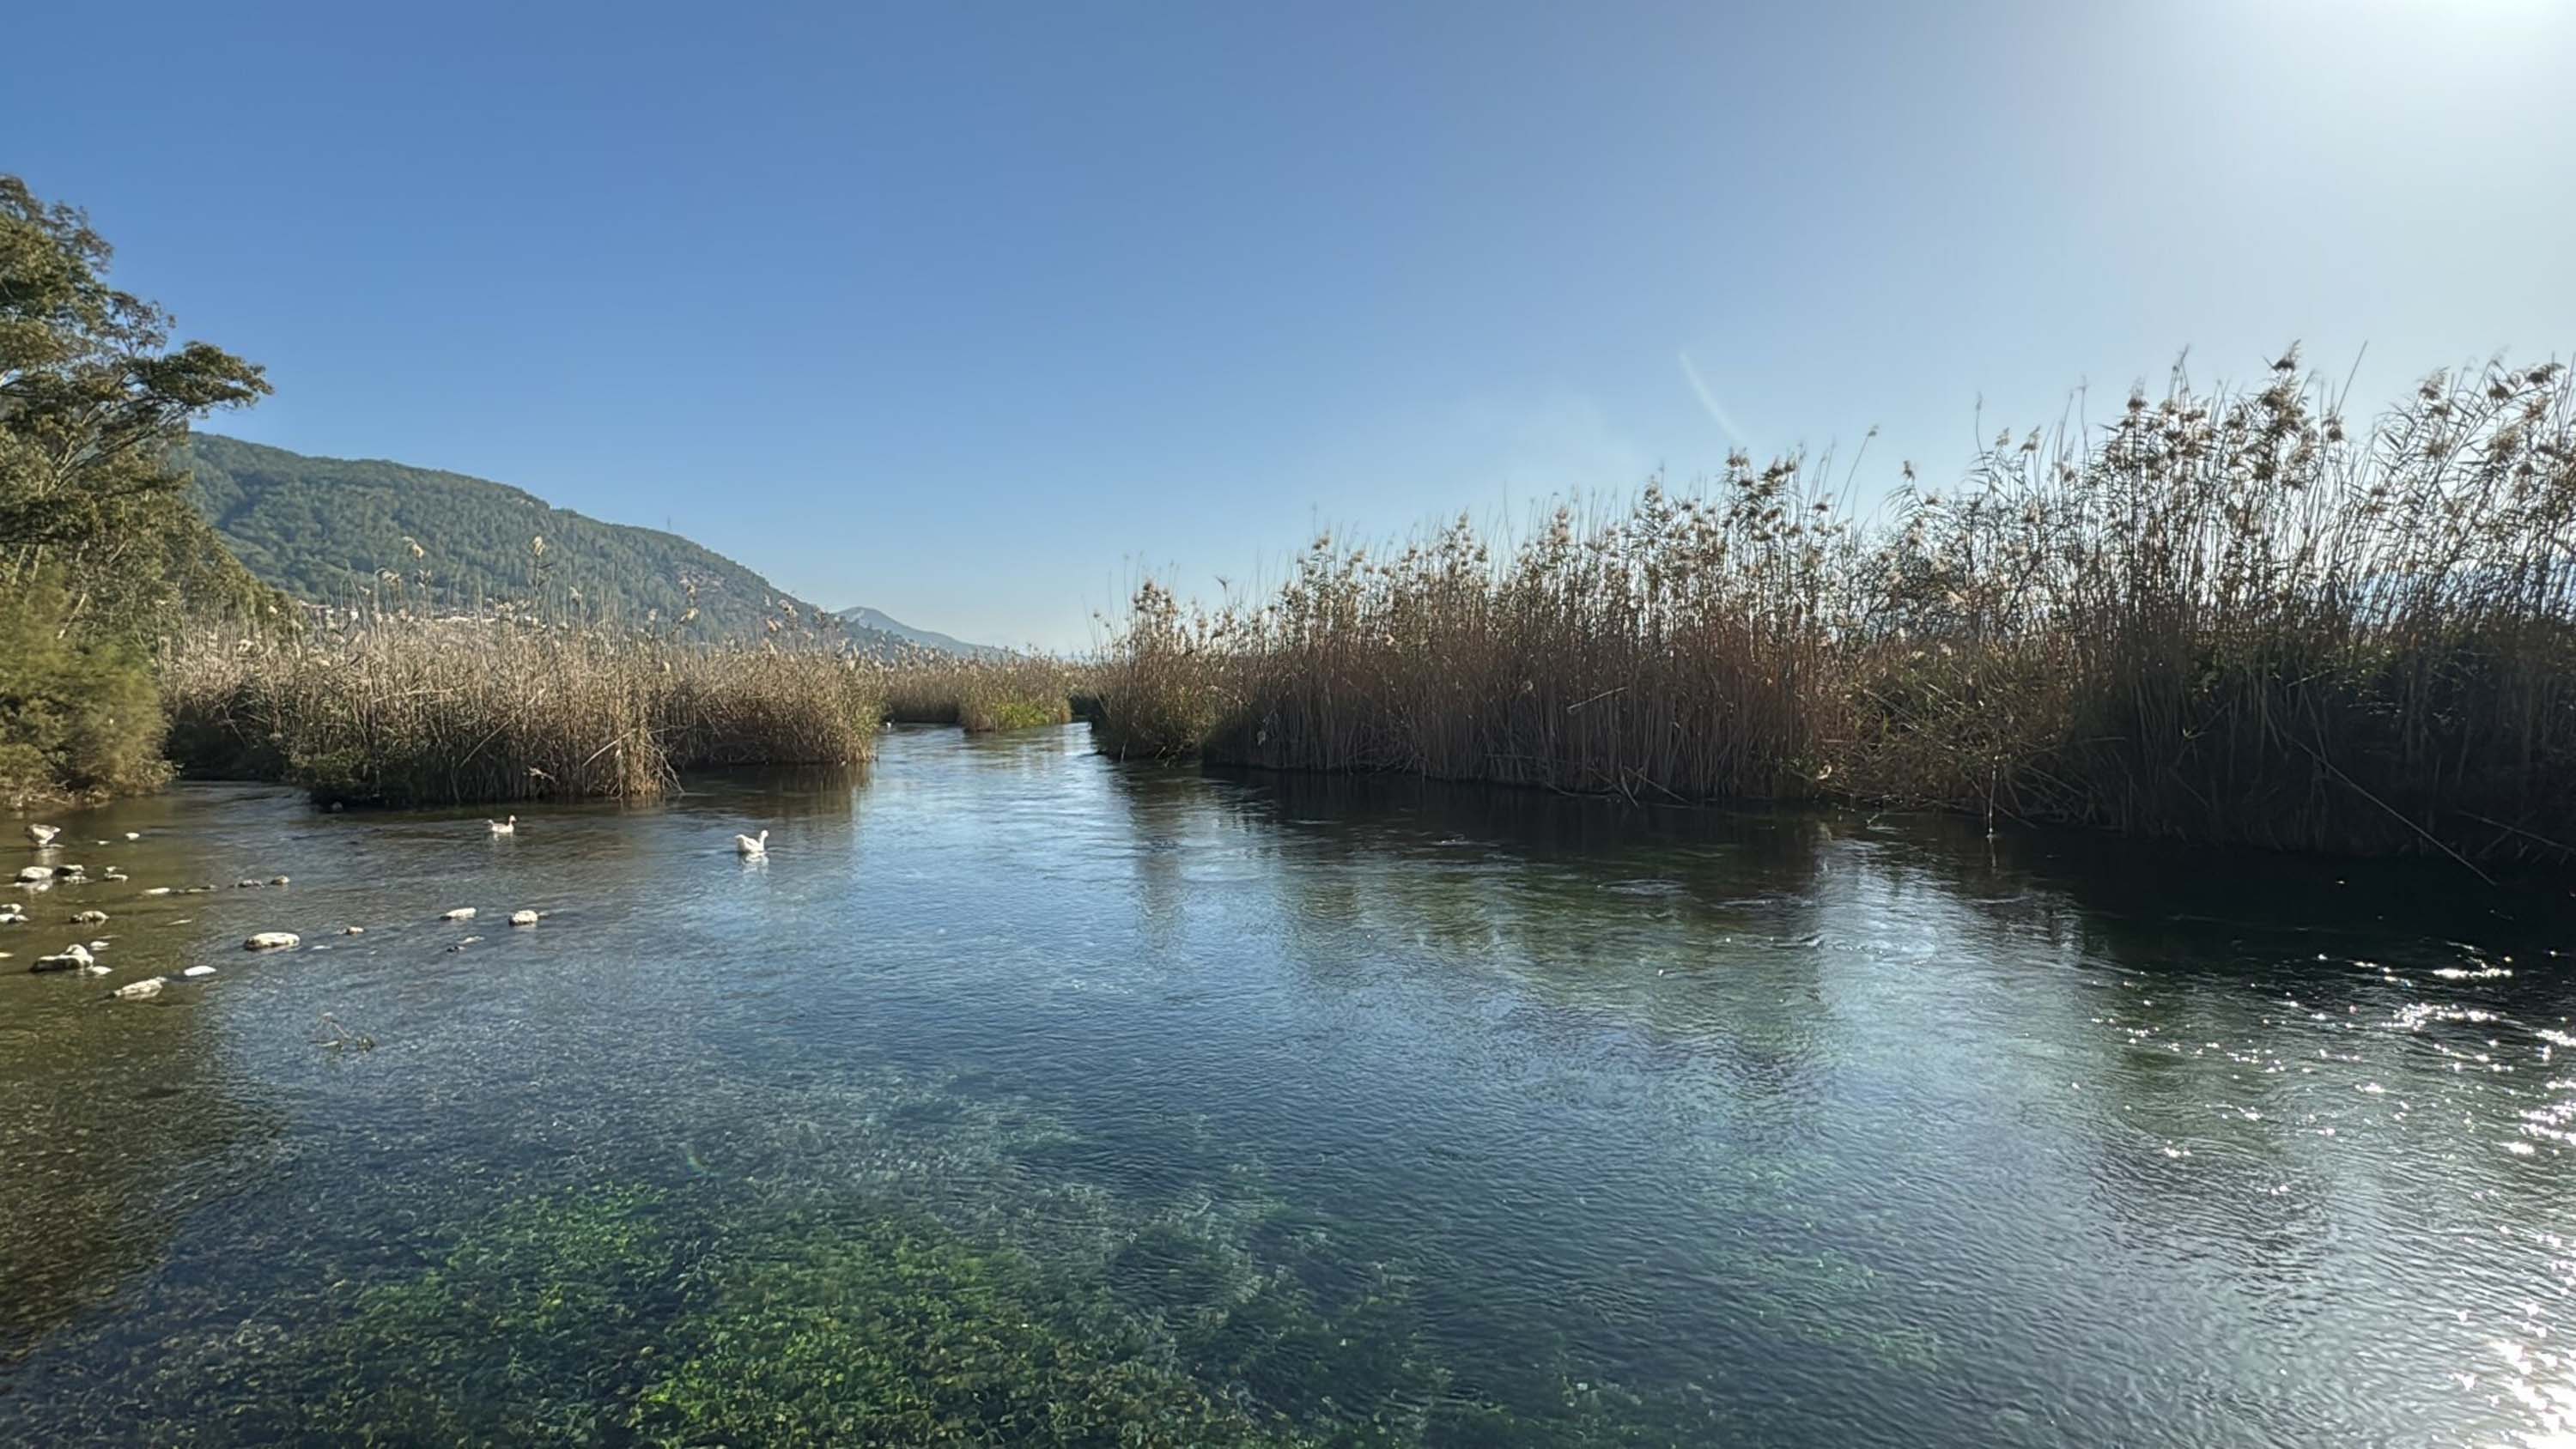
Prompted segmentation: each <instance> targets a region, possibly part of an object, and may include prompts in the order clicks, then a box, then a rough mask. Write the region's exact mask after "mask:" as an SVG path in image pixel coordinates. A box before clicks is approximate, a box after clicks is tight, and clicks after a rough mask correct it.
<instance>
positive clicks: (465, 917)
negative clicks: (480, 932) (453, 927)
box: [439, 906, 474, 921]
mask: <svg viewBox="0 0 2576 1449" xmlns="http://www.w3.org/2000/svg"><path fill="white" fill-rule="evenodd" d="M439 919H440V920H442V921H470V920H473V919H474V908H473V907H472V906H458V907H457V908H456V909H455V910H452V911H449V912H448V913H447V914H446V915H443V916H441V917H439Z"/></svg>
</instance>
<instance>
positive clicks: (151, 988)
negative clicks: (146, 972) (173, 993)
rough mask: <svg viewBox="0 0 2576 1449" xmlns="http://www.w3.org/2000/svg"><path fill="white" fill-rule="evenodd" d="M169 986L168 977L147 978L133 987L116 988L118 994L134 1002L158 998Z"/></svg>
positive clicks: (135, 983)
mask: <svg viewBox="0 0 2576 1449" xmlns="http://www.w3.org/2000/svg"><path fill="white" fill-rule="evenodd" d="M169 984H170V982H169V978H167V977H163V976H147V977H145V978H144V979H143V980H141V981H137V982H134V983H133V984H131V985H128V986H120V987H118V988H116V994H117V995H118V996H120V997H123V998H124V999H126V1000H128V1001H134V1000H138V999H140V998H142V997H146V996H158V995H160V994H161V988H162V987H164V986H167V985H169Z"/></svg>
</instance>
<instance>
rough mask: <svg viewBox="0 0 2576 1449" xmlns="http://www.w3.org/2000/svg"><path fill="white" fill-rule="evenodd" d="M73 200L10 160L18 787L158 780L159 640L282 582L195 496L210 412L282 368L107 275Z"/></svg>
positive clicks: (8, 577)
mask: <svg viewBox="0 0 2576 1449" xmlns="http://www.w3.org/2000/svg"><path fill="white" fill-rule="evenodd" d="M108 260H109V251H108V245H107V243H106V241H105V240H103V239H102V238H101V237H100V236H99V234H98V233H97V232H96V231H94V230H92V229H91V227H90V224H89V218H88V217H87V216H85V215H83V214H82V213H81V212H80V211H79V210H77V209H76V208H73V207H69V206H64V205H60V204H54V205H48V204H46V203H45V202H42V201H39V200H38V199H37V198H36V197H35V195H34V194H33V193H31V192H30V191H29V190H28V189H27V184H26V183H25V182H24V181H22V180H20V179H19V178H17V177H15V176H7V175H0V798H5V799H11V800H24V799H26V798H28V797H30V796H36V795H46V794H55V793H70V794H111V793H116V792H119V791H126V790H134V789H144V788H149V787H150V786H152V785H154V784H156V783H158V782H159V781H160V780H161V779H162V778H163V777H164V776H165V775H166V773H167V771H166V769H165V767H164V766H163V765H162V763H161V759H160V748H159V747H160V741H161V736H162V719H161V710H160V702H159V699H158V697H157V694H156V691H155V689H154V687H153V680H152V673H151V669H150V665H149V663H148V662H147V659H146V648H147V645H148V643H149V641H150V640H151V638H152V637H153V636H154V635H155V634H156V633H160V632H163V631H166V630H167V629H169V628H170V627H172V626H173V625H175V624H176V623H177V621H178V619H179V618H180V616H181V614H182V613H183V612H184V611H186V610H189V609H199V610H210V611H211V610H221V609H232V610H242V609H247V608H253V607H260V606H263V605H264V604H265V602H266V601H267V600H269V599H272V598H274V597H275V596H274V595H273V594H272V593H270V592H269V591H268V590H266V589H265V588H263V587H262V586H261V585H260V584H258V583H257V582H256V581H255V580H253V579H252V577H251V576H250V574H249V572H248V571H247V570H245V569H243V568H242V566H241V564H240V563H239V562H238V561H237V560H235V559H234V558H233V557H232V555H231V554H230V553H228V552H226V551H225V549H224V547H223V544H222V541H221V540H220V539H218V538H217V537H216V536H215V533H214V530H213V529H212V528H211V527H209V526H208V525H207V523H206V521H205V520H204V519H203V518H202V517H200V516H199V515H198V513H197V511H196V510H195V508H193V507H192V506H191V505H190V501H189V495H188V475H187V474H186V473H185V472H184V471H183V470H181V469H180V468H178V467H176V466H174V465H173V462H172V454H173V452H174V450H175V449H176V448H177V447H178V445H179V443H180V442H181V441H182V440H184V439H185V438H186V436H187V432H188V423H189V421H190V420H191V419H193V418H198V417H202V416H204V415H205V414H206V413H208V412H210V411H212V410H214V409H216V408H220V407H232V406H238V405H240V404H244V403H248V402H251V401H253V400H255V399H257V398H259V397H260V396H262V395H263V394H265V393H267V392H268V390H269V388H268V383H267V382H266V380H264V379H263V378H262V377H261V376H260V370H259V369H258V368H257V367H255V366H253V365H251V364H250V363H247V362H244V361H242V360H241V359H240V358H238V357H235V356H233V355H232V354H231V353H228V352H225V351H223V350H222V349H220V348H217V347H212V346H209V345H207V344H205V343H203V342H190V343H186V344H184V345H180V346H177V347H173V346H172V345H171V343H170V319H169V317H168V315H167V314H165V313H163V312H162V311H161V309H159V308H158V307H155V306H153V305H152V304H151V303H149V302H146V301H143V300H142V299H140V298H138V297H135V296H133V295H131V294H129V293H126V292H121V291H118V290H117V289H116V288H114V287H111V286H109V285H108V284H107V281H106V273H107V267H108Z"/></svg>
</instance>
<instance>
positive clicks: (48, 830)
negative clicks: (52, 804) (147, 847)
mask: <svg viewBox="0 0 2576 1449" xmlns="http://www.w3.org/2000/svg"><path fill="white" fill-rule="evenodd" d="M62 833H63V828H62V827H61V826H59V825H30V826H28V827H27V838H28V839H29V840H32V841H34V842H36V848H37V849H38V850H43V849H44V848H45V847H47V846H49V845H51V844H53V843H54V838H55V837H56V836H58V835H61V834H62ZM125 838H126V839H128V840H141V839H142V838H143V832H142V831H140V830H129V831H127V832H125ZM99 844H101V845H105V844H107V842H106V841H104V840H102V841H100V842H99Z"/></svg>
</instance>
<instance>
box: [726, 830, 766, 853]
mask: <svg viewBox="0 0 2576 1449" xmlns="http://www.w3.org/2000/svg"><path fill="white" fill-rule="evenodd" d="M733 848H734V853H735V854H737V855H767V854H769V832H768V831H766V830H764V831H762V832H760V835H759V838H757V839H754V838H753V837H751V836H748V835H737V836H735V837H734V838H733Z"/></svg>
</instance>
